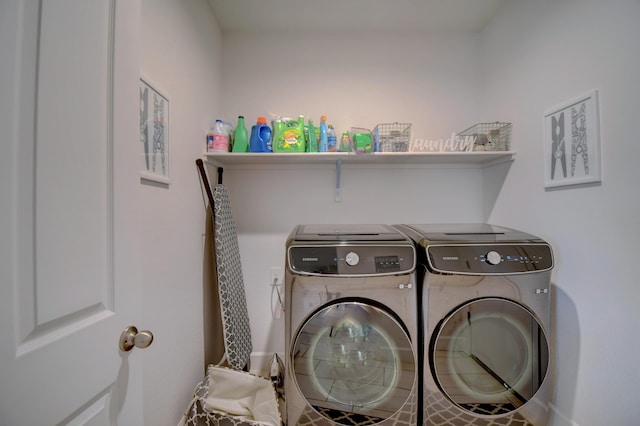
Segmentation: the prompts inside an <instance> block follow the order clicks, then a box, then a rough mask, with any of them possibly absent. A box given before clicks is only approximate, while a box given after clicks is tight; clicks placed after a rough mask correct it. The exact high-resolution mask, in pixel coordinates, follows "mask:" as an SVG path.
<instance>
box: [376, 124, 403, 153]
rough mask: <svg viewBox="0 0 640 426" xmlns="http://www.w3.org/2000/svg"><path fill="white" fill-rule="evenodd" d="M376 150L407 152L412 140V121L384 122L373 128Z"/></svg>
mask: <svg viewBox="0 0 640 426" xmlns="http://www.w3.org/2000/svg"><path fill="white" fill-rule="evenodd" d="M373 135H374V138H375V147H376V151H379V152H407V151H409V143H410V142H411V123H382V124H378V125H377V126H376V127H375V128H374V129H373Z"/></svg>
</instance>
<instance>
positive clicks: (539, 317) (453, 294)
mask: <svg viewBox="0 0 640 426" xmlns="http://www.w3.org/2000/svg"><path fill="white" fill-rule="evenodd" d="M395 228H396V229H399V230H401V231H402V232H404V233H406V234H407V235H408V236H409V237H411V239H412V240H414V242H415V243H416V245H417V248H418V250H417V251H418V264H419V267H418V280H419V282H420V283H421V290H422V292H421V299H422V305H421V311H422V313H423V321H424V322H423V324H424V330H423V336H424V339H423V345H424V346H423V350H424V356H423V358H424V365H423V379H424V383H423V386H422V389H423V395H422V398H423V401H424V404H423V407H424V408H423V409H424V424H425V425H478V426H484V425H546V424H548V411H549V402H550V397H551V391H552V389H551V383H550V371H551V367H550V362H551V357H550V337H551V336H550V278H551V269H552V268H553V256H552V251H551V247H550V246H549V244H547V243H546V242H545V241H543V240H542V239H540V238H538V237H536V236H533V235H530V234H527V233H524V232H521V231H516V230H513V229H508V228H504V227H498V226H493V225H488V224H430V225H397V226H395Z"/></svg>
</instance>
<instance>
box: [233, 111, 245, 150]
mask: <svg viewBox="0 0 640 426" xmlns="http://www.w3.org/2000/svg"><path fill="white" fill-rule="evenodd" d="M231 151H232V152H248V151H249V135H248V133H247V128H246V127H245V125H244V116H242V115H239V116H238V125H237V126H236V130H235V132H234V133H233V148H232V150H231Z"/></svg>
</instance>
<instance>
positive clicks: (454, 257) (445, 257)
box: [442, 256, 458, 260]
mask: <svg viewBox="0 0 640 426" xmlns="http://www.w3.org/2000/svg"><path fill="white" fill-rule="evenodd" d="M442 260H458V256H442Z"/></svg>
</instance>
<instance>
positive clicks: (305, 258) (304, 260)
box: [302, 257, 318, 262]
mask: <svg viewBox="0 0 640 426" xmlns="http://www.w3.org/2000/svg"><path fill="white" fill-rule="evenodd" d="M302 261H303V262H317V261H318V258H317V257H303V258H302Z"/></svg>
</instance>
